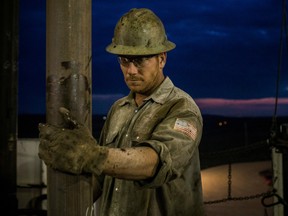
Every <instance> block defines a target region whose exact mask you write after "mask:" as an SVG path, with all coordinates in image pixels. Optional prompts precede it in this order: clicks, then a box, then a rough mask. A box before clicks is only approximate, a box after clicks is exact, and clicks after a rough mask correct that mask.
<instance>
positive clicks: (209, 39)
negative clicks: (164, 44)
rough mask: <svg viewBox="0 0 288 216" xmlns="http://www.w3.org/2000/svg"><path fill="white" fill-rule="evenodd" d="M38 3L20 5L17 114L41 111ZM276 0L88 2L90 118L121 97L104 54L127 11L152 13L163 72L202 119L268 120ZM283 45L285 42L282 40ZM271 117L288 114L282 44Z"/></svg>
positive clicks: (114, 67)
mask: <svg viewBox="0 0 288 216" xmlns="http://www.w3.org/2000/svg"><path fill="white" fill-rule="evenodd" d="M45 4H46V1H45V0H37V1H31V0H20V33H19V113H20V114H44V113H45V82H46V80H45V67H46V66H45V52H46V50H45V45H46V44H45V34H46V33H45V31H46V26H45V22H46V21H45V16H46V14H45V10H46V9H45ZM281 4H282V3H281V1H280V0H279V1H275V0H265V1H263V0H233V1H232V0H230V1H227V0H216V1H215V0H201V1H194V0H178V1H163V0H158V1H152V0H145V1H135V0H134V1H125V0H123V1H121V2H118V1H111V0H105V1H100V0H98V1H96V0H95V1H94V0H92V7H93V8H92V11H93V12H92V16H93V17H92V25H93V27H92V30H93V34H92V45H93V50H92V54H93V64H92V71H93V72H92V74H93V75H92V78H93V83H92V87H93V114H106V113H107V112H108V109H109V107H110V105H111V104H112V103H113V102H114V101H115V100H116V99H118V98H120V97H122V96H124V95H126V94H127V93H128V88H127V87H126V85H125V83H124V80H123V76H122V72H121V70H120V67H119V65H118V63H117V59H116V57H115V56H114V55H111V54H109V53H107V52H106V51H105V47H106V46H107V45H108V44H109V43H110V42H111V39H112V37H113V31H114V27H115V24H116V22H117V21H118V19H119V18H120V17H121V15H123V14H124V13H126V12H127V11H128V10H129V9H130V8H141V7H146V8H150V9H152V10H153V11H154V12H155V13H156V14H157V15H158V16H159V17H160V18H161V20H162V21H163V23H164V25H165V28H166V33H167V36H168V39H169V40H171V41H173V42H174V43H176V49H174V50H172V51H171V52H169V53H168V62H167V64H166V66H165V69H164V73H165V74H166V75H167V76H169V77H170V78H171V79H172V81H173V82H174V84H175V85H176V86H178V87H180V88H182V89H183V90H185V91H186V92H188V93H189V94H190V95H191V96H192V97H193V98H194V99H195V101H196V102H197V103H198V105H199V107H200V109H201V110H202V113H203V114H216V115H227V116H272V115H273V114H274V106H275V96H276V80H277V73H278V62H279V46H280V35H281V34H280V31H281V19H282V5H281ZM284 42H285V40H284ZM281 56H282V65H281V70H280V71H281V75H280V83H279V95H278V96H279V100H278V103H279V104H278V110H277V115H285V116H288V111H287V110H288V96H287V93H288V73H287V60H288V58H287V49H286V44H285V43H284V44H283V54H282V55H281Z"/></svg>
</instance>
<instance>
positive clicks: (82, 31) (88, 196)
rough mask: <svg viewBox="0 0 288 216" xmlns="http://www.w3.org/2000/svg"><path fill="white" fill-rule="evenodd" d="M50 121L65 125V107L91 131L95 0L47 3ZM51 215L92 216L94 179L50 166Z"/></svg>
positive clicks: (47, 117) (48, 116)
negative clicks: (62, 110)
mask: <svg viewBox="0 0 288 216" xmlns="http://www.w3.org/2000/svg"><path fill="white" fill-rule="evenodd" d="M46 7H47V8H46V21H47V23H46V63H47V64H46V120H47V123H49V124H52V125H56V126H60V127H65V124H64V121H63V119H62V116H61V115H60V114H59V107H61V106H63V107H65V108H67V109H69V110H70V111H71V114H72V116H74V118H75V119H76V120H77V121H78V122H80V123H82V124H85V125H87V126H88V127H89V128H90V129H91V126H92V114H91V110H92V108H91V106H92V105H91V104H92V103H91V87H92V84H91V68H92V66H91V0H49V1H47V2H46ZM47 176H48V177H47V182H48V189H47V197H48V209H47V210H48V215H50V216H74V215H75V216H79V215H91V213H92V212H91V211H92V210H91V207H92V204H93V203H92V200H93V199H92V177H91V176H84V175H81V176H77V175H70V174H65V173H61V172H58V171H55V170H53V169H48V173H47Z"/></svg>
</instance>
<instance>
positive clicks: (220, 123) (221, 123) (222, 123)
mask: <svg viewBox="0 0 288 216" xmlns="http://www.w3.org/2000/svg"><path fill="white" fill-rule="evenodd" d="M218 125H219V126H220V127H221V126H224V125H227V121H223V122H222V121H221V122H218Z"/></svg>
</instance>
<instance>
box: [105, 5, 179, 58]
mask: <svg viewBox="0 0 288 216" xmlns="http://www.w3.org/2000/svg"><path fill="white" fill-rule="evenodd" d="M175 46H176V45H175V44H174V43H173V42H171V41H169V40H168V39H167V36H166V33H165V28H164V25H163V23H162V22H161V20H160V19H159V18H158V17H157V16H156V15H155V14H154V13H153V12H152V11H151V10H149V9H147V8H140V9H137V8H133V9H131V10H130V11H129V12H127V13H126V14H124V15H123V16H122V17H121V18H120V20H119V21H118V22H117V24H116V27H115V29H114V37H113V38H112V43H111V44H110V45H108V46H107V47H106V51H107V52H109V53H112V54H116V55H152V54H158V53H162V52H168V51H170V50H172V49H174V48H175Z"/></svg>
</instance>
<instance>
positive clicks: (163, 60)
mask: <svg viewBox="0 0 288 216" xmlns="http://www.w3.org/2000/svg"><path fill="white" fill-rule="evenodd" d="M166 59H167V53H166V52H164V53H161V54H159V66H160V68H161V69H163V68H164V67H165V64H166Z"/></svg>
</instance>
